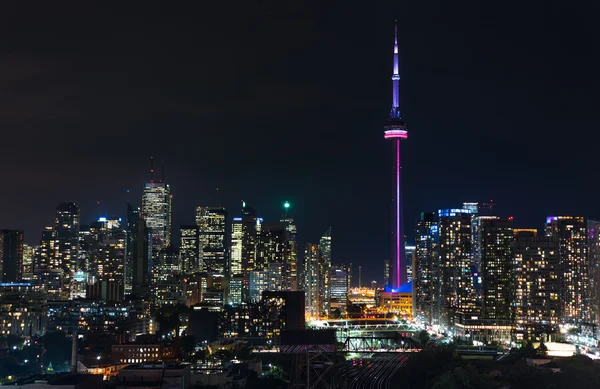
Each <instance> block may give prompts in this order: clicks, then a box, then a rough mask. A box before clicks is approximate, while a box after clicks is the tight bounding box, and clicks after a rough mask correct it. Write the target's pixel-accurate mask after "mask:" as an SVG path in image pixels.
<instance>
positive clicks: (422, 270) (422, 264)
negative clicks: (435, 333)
mask: <svg viewBox="0 0 600 389" xmlns="http://www.w3.org/2000/svg"><path fill="white" fill-rule="evenodd" d="M437 231H438V229H437V223H436V222H435V220H434V213H427V212H422V213H421V219H420V220H419V221H418V222H417V225H416V228H415V265H414V269H415V274H414V275H413V290H414V296H415V315H418V316H419V315H420V316H422V317H423V318H424V319H425V321H426V322H427V323H433V317H434V314H433V309H434V303H435V301H436V299H437V298H439V296H437V295H436V293H435V287H436V285H437V283H438V274H437V270H438V266H437V246H438V236H437ZM436 324H437V323H436Z"/></svg>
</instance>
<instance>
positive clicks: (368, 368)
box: [340, 353, 408, 389]
mask: <svg viewBox="0 0 600 389" xmlns="http://www.w3.org/2000/svg"><path fill="white" fill-rule="evenodd" d="M407 360H408V354H404V353H380V354H372V356H371V357H370V358H362V359H361V358H357V359H354V360H352V361H348V362H346V364H345V366H344V367H343V368H342V369H340V373H341V375H342V376H343V377H345V379H346V381H347V386H346V387H347V388H349V389H363V388H370V389H387V388H391V383H392V379H393V377H394V376H395V375H396V372H397V371H398V369H400V367H402V365H403V364H404V363H405V362H406V361H407Z"/></svg>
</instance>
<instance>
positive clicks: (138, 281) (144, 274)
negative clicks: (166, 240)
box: [131, 218, 152, 296]
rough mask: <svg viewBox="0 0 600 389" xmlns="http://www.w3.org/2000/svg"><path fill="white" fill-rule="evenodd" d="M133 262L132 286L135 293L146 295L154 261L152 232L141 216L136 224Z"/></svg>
mask: <svg viewBox="0 0 600 389" xmlns="http://www.w3.org/2000/svg"><path fill="white" fill-rule="evenodd" d="M135 225H136V227H137V228H136V230H135V236H134V245H133V256H132V259H133V262H132V272H131V273H132V280H131V281H132V282H131V284H132V288H131V291H132V293H133V294H136V295H138V296H145V295H147V293H148V291H149V290H148V288H149V287H150V280H151V276H152V261H151V260H150V237H151V235H152V233H151V232H150V229H148V228H146V222H145V221H144V219H143V218H140V219H139V220H138V222H137V223H136V224H135Z"/></svg>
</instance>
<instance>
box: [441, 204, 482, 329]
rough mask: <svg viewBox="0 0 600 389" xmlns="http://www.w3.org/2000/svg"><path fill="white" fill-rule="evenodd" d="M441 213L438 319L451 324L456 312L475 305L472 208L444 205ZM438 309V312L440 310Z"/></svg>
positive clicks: (442, 322) (445, 323)
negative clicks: (450, 207) (449, 207)
mask: <svg viewBox="0 0 600 389" xmlns="http://www.w3.org/2000/svg"><path fill="white" fill-rule="evenodd" d="M438 216H439V225H438V231H439V246H438V253H439V254H438V263H439V277H440V280H439V283H438V284H439V288H438V290H437V291H436V293H437V295H438V296H440V300H439V301H438V302H436V304H437V305H438V307H436V315H437V316H439V323H440V324H442V325H444V326H449V327H451V326H452V325H453V324H454V322H455V319H456V313H457V312H463V313H466V312H472V311H473V310H474V309H475V299H474V293H473V280H472V274H471V257H472V253H471V211H470V210H468V209H441V210H439V212H438ZM437 312H439V313H437Z"/></svg>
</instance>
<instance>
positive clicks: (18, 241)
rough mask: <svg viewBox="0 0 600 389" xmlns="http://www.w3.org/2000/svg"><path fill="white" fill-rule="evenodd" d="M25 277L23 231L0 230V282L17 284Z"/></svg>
mask: <svg viewBox="0 0 600 389" xmlns="http://www.w3.org/2000/svg"><path fill="white" fill-rule="evenodd" d="M22 277H23V231H22V230H0V281H2V282H17V281H21V279H22Z"/></svg>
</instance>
